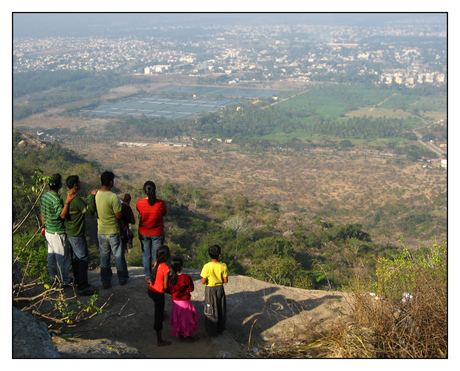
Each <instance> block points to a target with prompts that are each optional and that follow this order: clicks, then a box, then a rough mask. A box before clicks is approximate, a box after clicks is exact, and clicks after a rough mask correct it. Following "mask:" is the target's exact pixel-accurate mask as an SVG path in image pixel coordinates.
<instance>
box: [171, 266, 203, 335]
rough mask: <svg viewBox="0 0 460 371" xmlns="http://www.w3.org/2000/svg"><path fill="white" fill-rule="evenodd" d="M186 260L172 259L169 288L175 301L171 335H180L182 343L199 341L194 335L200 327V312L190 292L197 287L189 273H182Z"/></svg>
mask: <svg viewBox="0 0 460 371" xmlns="http://www.w3.org/2000/svg"><path fill="white" fill-rule="evenodd" d="M183 266H184V262H183V261H182V259H181V258H172V259H171V271H170V273H169V276H170V277H169V288H170V290H171V298H172V301H173V307H172V313H171V319H170V320H169V323H170V324H171V336H176V337H177V336H179V341H180V342H181V343H182V342H183V341H184V339H185V340H187V342H189V343H193V342H195V341H198V340H199V338H197V337H193V336H192V335H193V334H194V333H195V332H196V330H197V329H198V313H197V312H196V310H195V307H194V306H193V304H192V300H190V293H191V292H192V291H193V290H194V289H195V287H194V285H193V281H192V278H191V277H190V276H189V275H188V274H181V273H180V272H181V270H182V268H183Z"/></svg>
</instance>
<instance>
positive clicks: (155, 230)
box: [136, 180, 168, 281]
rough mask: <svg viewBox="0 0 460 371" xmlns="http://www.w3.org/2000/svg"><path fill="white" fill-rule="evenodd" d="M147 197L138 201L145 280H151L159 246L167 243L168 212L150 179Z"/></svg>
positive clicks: (145, 188) (145, 185)
mask: <svg viewBox="0 0 460 371" xmlns="http://www.w3.org/2000/svg"><path fill="white" fill-rule="evenodd" d="M144 192H145V194H146V197H145V198H143V199H140V200H138V201H137V203H136V209H137V211H138V212H139V239H140V240H141V244H142V264H143V266H144V273H145V280H146V281H149V279H150V275H151V273H152V262H153V259H154V258H155V256H156V252H157V249H158V247H160V246H162V245H163V244H164V243H165V229H164V224H163V217H164V216H166V215H167V214H168V209H167V208H166V203H165V202H164V201H163V200H160V199H159V198H157V196H156V186H155V183H153V182H152V181H150V180H148V181H147V182H145V184H144Z"/></svg>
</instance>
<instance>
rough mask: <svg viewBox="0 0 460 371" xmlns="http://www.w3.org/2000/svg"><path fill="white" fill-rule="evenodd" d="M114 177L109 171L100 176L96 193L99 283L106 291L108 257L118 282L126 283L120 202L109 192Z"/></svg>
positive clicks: (108, 283)
mask: <svg viewBox="0 0 460 371" xmlns="http://www.w3.org/2000/svg"><path fill="white" fill-rule="evenodd" d="M114 178H115V175H114V174H113V173H112V172H111V171H105V172H103V173H102V174H101V185H102V187H101V189H100V190H99V191H98V192H97V193H96V209H97V218H98V219H97V239H98V241H99V251H100V254H101V281H102V285H103V287H104V288H105V289H108V288H109V287H110V285H111V281H112V268H111V267H110V257H111V254H113V257H114V260H115V267H116V268H117V275H118V282H119V283H120V285H125V284H126V283H127V282H128V277H129V276H128V266H127V264H126V259H125V254H124V252H123V247H122V244H121V238H120V230H119V227H118V219H120V218H121V217H122V212H121V201H120V199H119V198H118V197H117V195H116V194H115V193H113V192H112V191H111V189H112V188H113V184H114Z"/></svg>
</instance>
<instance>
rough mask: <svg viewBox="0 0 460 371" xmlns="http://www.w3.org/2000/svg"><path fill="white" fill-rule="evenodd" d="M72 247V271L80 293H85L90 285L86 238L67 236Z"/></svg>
mask: <svg viewBox="0 0 460 371" xmlns="http://www.w3.org/2000/svg"><path fill="white" fill-rule="evenodd" d="M67 238H68V240H69V243H70V246H71V247H72V260H71V262H72V271H73V277H74V283H75V285H76V286H77V290H78V293H79V294H81V293H83V292H84V291H85V290H86V289H87V288H88V287H89V286H90V285H89V283H88V245H87V243H86V238H85V236H80V237H72V236H67Z"/></svg>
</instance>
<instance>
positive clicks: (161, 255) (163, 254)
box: [150, 245, 171, 285]
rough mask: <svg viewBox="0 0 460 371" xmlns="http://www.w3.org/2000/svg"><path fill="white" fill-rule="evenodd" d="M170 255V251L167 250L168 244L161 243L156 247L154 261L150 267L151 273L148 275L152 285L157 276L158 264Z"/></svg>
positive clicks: (164, 261)
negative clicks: (151, 267)
mask: <svg viewBox="0 0 460 371" xmlns="http://www.w3.org/2000/svg"><path fill="white" fill-rule="evenodd" d="M170 256H171V253H170V252H169V247H168V246H166V245H162V246H160V247H159V248H158V250H157V258H156V262H155V265H154V267H153V269H152V274H151V275H150V282H151V283H152V285H154V284H155V279H156V278H157V270H158V267H159V266H160V264H161V263H166V261H167V260H168V259H169V257H170Z"/></svg>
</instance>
